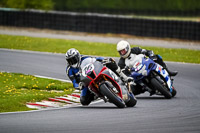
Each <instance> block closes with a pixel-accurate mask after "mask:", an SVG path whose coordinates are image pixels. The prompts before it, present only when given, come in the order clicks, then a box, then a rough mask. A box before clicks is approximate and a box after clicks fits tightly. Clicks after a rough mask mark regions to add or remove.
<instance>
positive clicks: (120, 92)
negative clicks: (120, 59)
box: [87, 67, 122, 98]
mask: <svg viewBox="0 0 200 133" xmlns="http://www.w3.org/2000/svg"><path fill="white" fill-rule="evenodd" d="M106 69H107V68H106V67H103V68H102V70H101V71H100V73H99V74H98V75H96V73H95V72H94V70H93V73H94V74H95V76H96V78H95V79H92V78H91V77H89V76H87V77H88V78H89V79H91V80H92V81H91V82H90V84H89V86H90V87H91V88H92V90H93V91H94V92H96V93H98V92H97V90H95V89H93V82H95V81H96V80H97V79H98V78H99V77H100V76H101V75H104V76H106V77H107V78H109V79H110V81H112V82H113V83H114V86H115V87H116V88H117V89H118V90H119V96H120V97H121V98H122V90H121V88H120V86H119V84H118V83H117V82H116V81H115V80H114V79H113V78H112V77H110V76H108V75H106V74H102V72H103V71H105V70H106Z"/></svg>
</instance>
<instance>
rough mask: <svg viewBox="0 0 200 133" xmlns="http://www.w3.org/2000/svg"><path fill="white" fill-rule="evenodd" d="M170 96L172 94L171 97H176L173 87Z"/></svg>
mask: <svg viewBox="0 0 200 133" xmlns="http://www.w3.org/2000/svg"><path fill="white" fill-rule="evenodd" d="M171 94H172V97H174V96H176V89H175V88H174V86H172V92H171Z"/></svg>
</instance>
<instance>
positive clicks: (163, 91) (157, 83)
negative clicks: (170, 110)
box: [151, 78, 172, 99]
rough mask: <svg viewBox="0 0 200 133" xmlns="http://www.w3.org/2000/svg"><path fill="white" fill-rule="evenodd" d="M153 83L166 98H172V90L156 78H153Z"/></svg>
mask: <svg viewBox="0 0 200 133" xmlns="http://www.w3.org/2000/svg"><path fill="white" fill-rule="evenodd" d="M151 84H152V85H153V87H154V88H155V89H156V90H158V91H159V92H160V93H161V94H162V95H164V96H165V98H167V99H170V98H172V94H171V93H170V91H169V90H168V89H167V88H166V87H165V86H163V85H162V84H161V83H160V82H159V81H158V80H157V79H156V78H152V79H151Z"/></svg>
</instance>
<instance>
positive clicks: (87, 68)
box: [82, 64, 94, 77]
mask: <svg viewBox="0 0 200 133" xmlns="http://www.w3.org/2000/svg"><path fill="white" fill-rule="evenodd" d="M93 70H94V65H93V64H88V65H86V66H85V67H84V68H83V70H82V75H83V76H84V77H86V76H87V74H88V73H89V72H91V71H93Z"/></svg>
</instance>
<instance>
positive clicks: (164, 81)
mask: <svg viewBox="0 0 200 133" xmlns="http://www.w3.org/2000/svg"><path fill="white" fill-rule="evenodd" d="M132 56H134V57H132V60H131V61H129V63H128V67H129V70H130V72H131V74H130V76H131V77H133V78H134V81H135V83H136V84H137V86H136V87H138V88H140V89H141V91H142V92H145V91H148V92H149V93H150V95H154V94H157V95H164V97H165V98H166V99H170V98H172V97H174V96H175V95H176V90H175V88H174V86H173V79H171V77H170V76H169V74H168V72H167V71H166V70H165V69H164V68H163V67H162V66H161V65H159V64H158V63H156V62H154V60H153V59H150V58H147V57H145V56H144V55H143V54H139V55H132ZM126 63H127V62H126Z"/></svg>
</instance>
